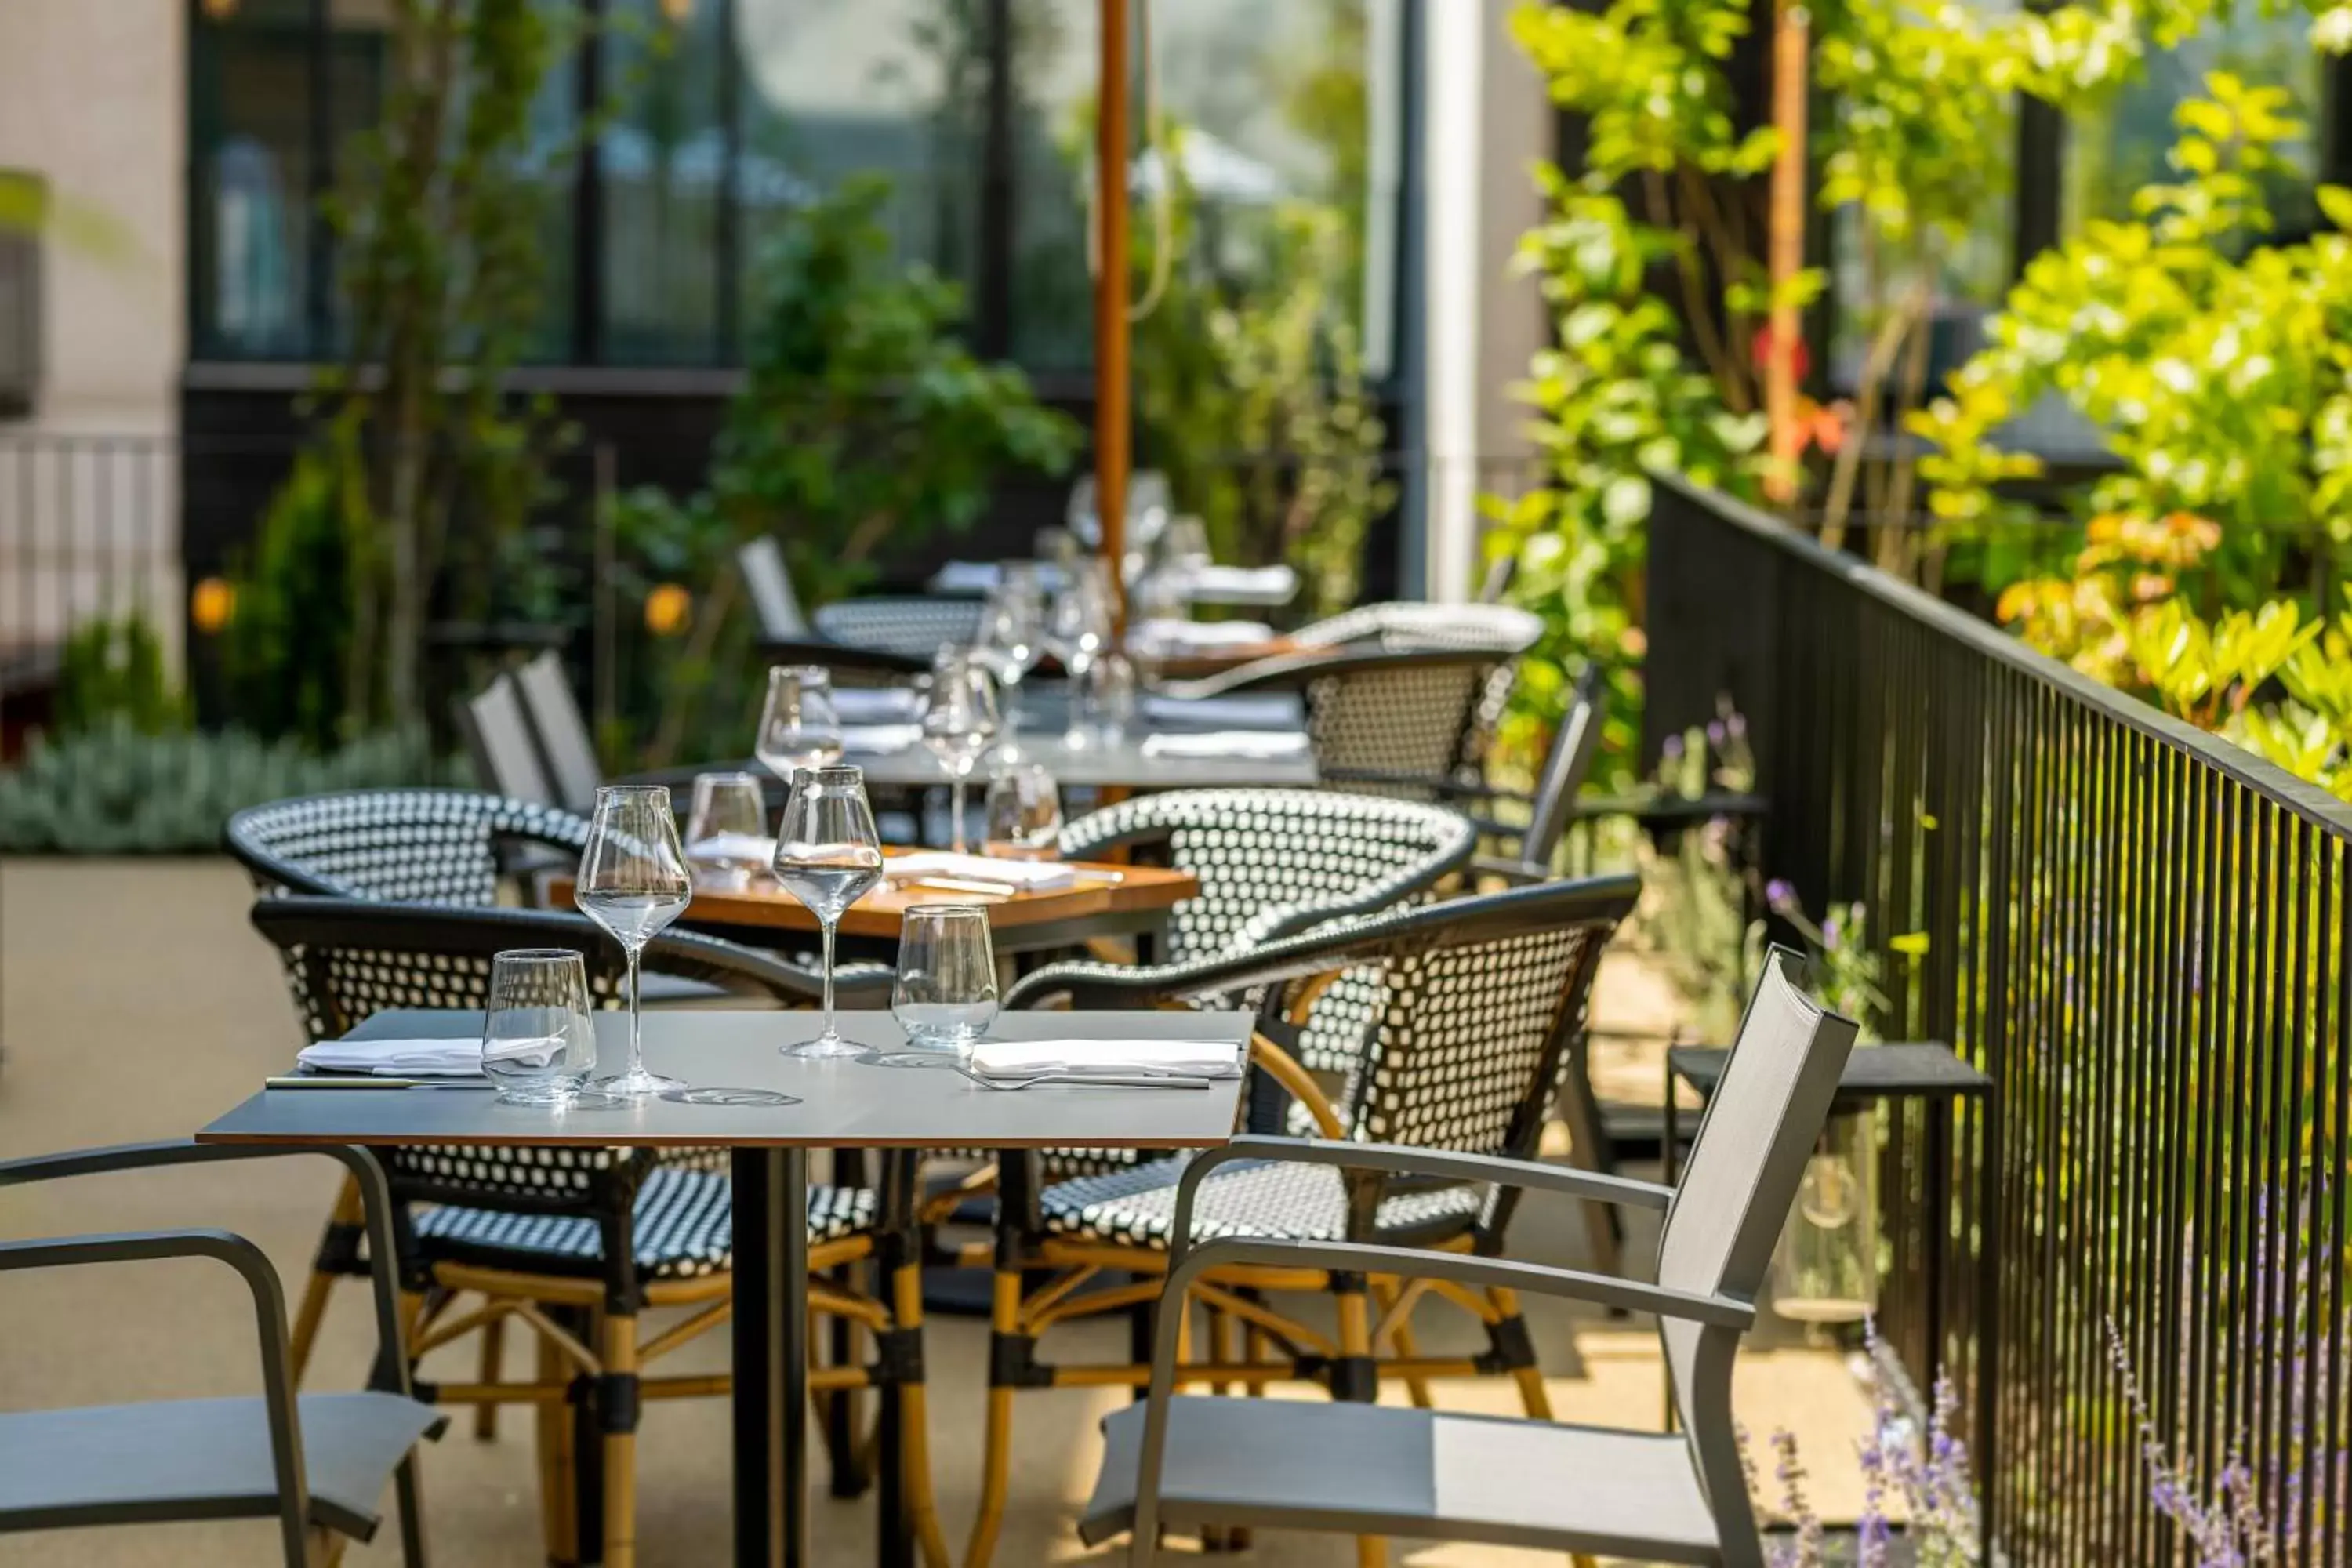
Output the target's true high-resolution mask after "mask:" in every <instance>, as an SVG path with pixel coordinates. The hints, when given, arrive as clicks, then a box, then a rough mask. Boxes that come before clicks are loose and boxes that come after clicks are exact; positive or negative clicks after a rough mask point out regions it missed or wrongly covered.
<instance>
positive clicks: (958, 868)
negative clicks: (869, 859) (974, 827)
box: [882, 849, 1078, 893]
mask: <svg viewBox="0 0 2352 1568" xmlns="http://www.w3.org/2000/svg"><path fill="white" fill-rule="evenodd" d="M882 869H883V873H884V875H886V876H890V877H901V878H906V877H963V878H968V879H971V880H974V881H980V882H1003V883H1005V884H1006V885H1007V886H1010V887H1014V888H1020V889H1024V890H1026V891H1028V892H1033V893H1037V892H1045V891H1049V890H1051V889H1055V888H1066V887H1068V886H1069V885H1070V884H1071V883H1073V882H1075V881H1076V880H1077V879H1078V874H1077V873H1076V871H1074V870H1072V869H1071V868H1069V867H1067V866H1065V865H1063V864H1061V863H1060V862H1059V861H1055V860H998V859H993V858H991V857H989V856H986V855H956V854H951V853H950V852H949V851H947V850H945V849H925V850H920V851H918V852H917V853H915V854H912V855H893V856H891V857H890V858H888V859H887V860H885V861H884V862H883V863H882Z"/></svg>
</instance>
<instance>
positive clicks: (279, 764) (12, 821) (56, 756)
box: [0, 714, 458, 855]
mask: <svg viewBox="0 0 2352 1568" xmlns="http://www.w3.org/2000/svg"><path fill="white" fill-rule="evenodd" d="M457 773H458V770H457V769H456V768H455V767H454V766H452V765H450V764H447V763H442V762H440V761H438V760H436V758H435V757H434V755H433V752H432V750H431V747H430V745H429V743H428V742H426V740H425V736H424V734H423V733H422V731H388V732H384V733H381V734H376V735H371V736H366V737H362V738H361V739H359V740H356V741H353V742H351V743H350V744H348V745H346V746H343V747H341V748H340V749H338V750H336V751H335V752H331V753H329V754H326V755H320V754H319V753H317V752H312V751H310V750H309V749H307V748H306V747H304V746H303V745H301V744H300V743H299V742H296V741H294V740H291V739H289V740H282V741H276V742H270V741H263V740H260V739H258V738H257V737H255V736H253V735H251V734H248V733H247V732H245V731H225V732H217V733H205V732H202V731H174V732H171V733H166V734H145V733H142V732H141V731H139V730H138V729H137V728H136V727H135V726H134V725H133V724H132V723H131V721H130V719H129V718H128V717H126V716H123V715H119V714H118V715H116V716H114V717H113V718H111V719H110V720H108V721H104V722H102V723H101V724H100V725H99V726H98V727H96V728H95V729H91V730H88V731H81V732H79V733H75V734H68V735H63V736H59V737H57V738H55V739H47V738H36V739H35V741H34V742H33V744H32V746H31V748H30V750H29V751H28V752H26V756H25V759H24V761H23V762H22V763H20V764H19V765H18V766H16V767H15V768H12V769H9V770H8V771H7V772H5V773H0V853H8V854H25V853H37V854H76V855H121V854H146V855H162V854H209V853H211V852H212V851H214V850H216V849H218V848H219V847H220V835H221V825H222V824H223V823H224V822H226V820H227V819H228V817H229V815H230V814H231V813H232V812H235V811H238V810H240V809H242V808H244V807H246V806H248V805H260V804H261V803H263V802H265V801H271V800H282V799H284V798H285V797H286V796H288V795H310V794H314V793H317V792H320V791H323V790H340V789H368V788H378V787H390V786H394V785H404V784H443V783H454V782H456V781H457Z"/></svg>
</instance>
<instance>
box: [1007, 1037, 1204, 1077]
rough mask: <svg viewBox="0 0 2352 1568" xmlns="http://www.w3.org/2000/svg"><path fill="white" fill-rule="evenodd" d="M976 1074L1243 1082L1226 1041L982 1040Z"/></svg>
mask: <svg viewBox="0 0 2352 1568" xmlns="http://www.w3.org/2000/svg"><path fill="white" fill-rule="evenodd" d="M971 1070H972V1071H974V1072H976V1073H979V1074H980V1075H981V1076H982V1077H983V1078H1031V1077H1034V1076H1035V1075H1036V1074H1039V1073H1056V1072H1069V1073H1085V1072H1105V1073H1181V1074H1183V1075H1185V1076H1187V1077H1191V1078H1238V1077H1240V1076H1241V1070H1242V1053H1241V1047H1239V1046H1236V1045H1232V1044H1230V1043H1228V1042H1226V1041H1223V1040H1071V1039H1064V1040H982V1041H981V1042H980V1044H978V1045H976V1046H974V1047H972V1048H971Z"/></svg>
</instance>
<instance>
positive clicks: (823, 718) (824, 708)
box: [751, 664, 842, 784]
mask: <svg viewBox="0 0 2352 1568" xmlns="http://www.w3.org/2000/svg"><path fill="white" fill-rule="evenodd" d="M841 749H842V733H841V716H840V715H839V714H838V713H836V712H835V711H834V708H833V676H832V674H831V673H830V672H829V671H827V670H826V669H825V668H824V667H823V666H821V665H814V664H779V665H776V666H774V667H773V668H771V669H770V670H769V671H768V700H767V702H766V703H765V705H763V706H762V707H761V710H760V733H759V736H758V738H757V739H756V740H755V741H754V742H752V746H751V752H752V754H753V755H754V756H756V757H758V758H759V759H760V761H761V763H764V764H765V765H766V766H767V769H768V771H769V772H770V773H774V774H775V775H776V776H777V777H778V778H780V779H782V780H783V781H784V782H785V783H787V784H789V783H791V782H792V777H793V774H794V773H798V772H799V771H800V770H801V769H803V768H829V767H831V766H833V764H834V763H837V762H839V761H841Z"/></svg>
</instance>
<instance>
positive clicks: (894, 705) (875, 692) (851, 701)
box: [833, 686, 923, 728]
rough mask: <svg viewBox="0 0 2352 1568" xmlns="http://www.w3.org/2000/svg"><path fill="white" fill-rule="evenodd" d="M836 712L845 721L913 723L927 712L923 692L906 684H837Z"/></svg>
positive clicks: (888, 723)
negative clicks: (905, 685) (924, 706)
mask: <svg viewBox="0 0 2352 1568" xmlns="http://www.w3.org/2000/svg"><path fill="white" fill-rule="evenodd" d="M833 712H834V717H835V718H837V719H839V720H840V721H842V722H843V723H845V724H878V725H881V726H883V727H885V728H887V727H889V726H890V725H893V724H909V723H913V722H914V721H917V720H919V719H920V718H921V717H922V716H923V694H922V693H921V692H919V691H915V690H911V689H908V688H907V687H904V686H836V687H835V688H834V689H833Z"/></svg>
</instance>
